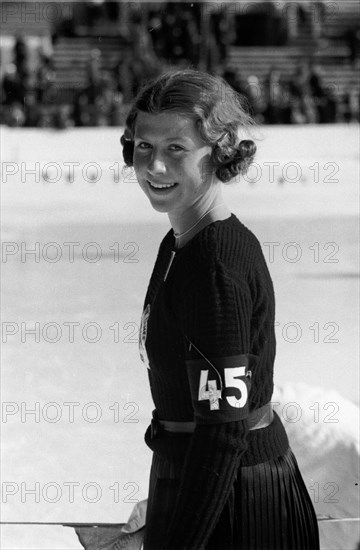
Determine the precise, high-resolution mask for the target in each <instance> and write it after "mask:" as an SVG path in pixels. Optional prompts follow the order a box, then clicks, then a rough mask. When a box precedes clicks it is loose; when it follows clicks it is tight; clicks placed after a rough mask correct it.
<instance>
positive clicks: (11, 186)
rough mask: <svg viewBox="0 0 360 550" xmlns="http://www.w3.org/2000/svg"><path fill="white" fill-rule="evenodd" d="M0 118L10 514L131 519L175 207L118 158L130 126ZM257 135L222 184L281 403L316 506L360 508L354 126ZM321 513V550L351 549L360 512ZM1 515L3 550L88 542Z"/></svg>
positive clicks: (142, 481) (144, 471)
mask: <svg viewBox="0 0 360 550" xmlns="http://www.w3.org/2000/svg"><path fill="white" fill-rule="evenodd" d="M1 134H2V136H1V142H2V143H1V145H2V187H1V196H2V219H3V221H2V223H3V229H2V231H3V236H2V240H3V256H2V278H3V309H2V329H3V336H2V338H3V340H2V341H3V344H2V351H3V353H2V355H3V362H2V395H1V397H2V448H3V451H2V476H1V477H2V480H3V483H2V493H3V496H2V502H3V504H2V521H49V522H81V521H83V522H124V521H126V519H127V517H128V516H129V515H130V512H131V510H132V507H133V505H134V503H135V501H136V500H141V499H143V498H146V494H147V479H148V469H149V464H150V458H151V456H150V451H149V450H148V449H147V447H146V446H145V444H144V443H143V433H144V431H145V429H146V427H147V424H148V422H149V417H150V414H151V410H152V403H151V399H150V396H149V390H148V383H147V373H146V372H144V369H143V367H142V364H141V362H140V360H139V356H138V350H137V330H138V325H139V320H140V314H141V308H142V304H143V299H144V294H145V291H146V287H147V283H148V278H149V276H150V273H151V268H152V265H153V262H154V260H155V256H156V253H157V249H158V245H159V242H160V240H161V238H162V237H163V235H164V234H165V232H166V231H167V230H168V229H169V222H168V219H167V216H166V215H161V214H159V213H156V212H154V211H153V210H152V209H151V206H150V204H149V203H148V201H147V199H146V197H145V196H143V194H142V193H141V191H140V190H139V188H138V186H137V183H136V181H135V178H134V175H133V173H132V171H131V170H127V169H126V170H123V164H122V157H121V150H120V146H119V137H120V135H121V131H120V129H109V128H104V129H103V128H98V129H93V130H89V129H85V130H83V129H74V130H69V131H64V132H56V131H38V130H16V129H8V128H2V129H1ZM261 134H262V135H261V136H259V137H261V140H260V141H258V149H259V154H258V157H257V160H256V162H257V164H256V165H255V166H254V168H252V169H251V171H250V172H249V175H248V178H247V180H248V181H244V182H238V183H237V184H235V185H234V186H229V187H226V188H225V190H224V196H225V198H226V199H227V202H228V204H229V205H230V206H231V209H232V211H233V212H234V213H235V214H236V215H237V216H238V217H239V219H241V220H242V221H243V223H245V225H247V226H248V227H249V228H250V229H251V230H252V231H253V232H254V233H255V234H256V236H257V237H258V239H259V241H260V243H261V245H262V248H263V251H264V254H265V257H266V260H267V263H268V266H269V269H270V272H271V275H272V278H273V281H274V287H275V293H276V300H277V313H276V322H277V325H276V331H277V332H276V336H277V357H276V363H275V372H276V376H275V383H276V389H275V392H274V396H273V401H274V406H275V407H276V408H277V410H278V412H279V414H280V415H281V418H282V419H283V421H284V423H285V426H286V429H287V431H288V434H289V438H290V441H291V443H292V447H293V449H294V452H295V454H296V456H297V458H298V462H299V465H300V468H301V470H302V472H303V475H304V478H305V482H306V485H307V487H308V489H309V493H310V495H311V497H312V499H313V502H314V505H315V508H316V512H317V514H318V515H322V516H328V515H331V516H333V517H358V516H359V509H358V504H357V500H356V499H357V495H358V481H359V480H358V471H357V462H358V458H359V449H358V425H357V422H358V417H359V416H358V408H359V398H358V390H359V383H358V363H359V352H358V332H359V319H358V299H359V284H358V275H359V274H358V271H359V252H358V229H359V223H358V219H357V215H358V179H359V178H358V176H359V173H358V150H357V147H358V142H359V139H358V138H359V130H358V127H357V126H353V125H344V126H323V127H315V126H314V127H313V126H307V127H301V128H295V127H290V128H289V127H286V128H284V127H266V128H264V129H262V130H261ZM36 163H38V164H36ZM30 170H33V173H30ZM44 177H45V179H44ZM31 248H32V249H33V250H34V251H35V252H34V253H33V254H31V252H30V253H29V250H30V249H31ZM26 251H28V253H26ZM36 323H37V324H36ZM32 329H35V333H31V330H32ZM276 402H279V404H278V405H277V404H275V403H276ZM31 410H32V411H34V412H33V413H31ZM4 483H5V485H4ZM31 490H35V493H34V492H33V493H31ZM319 525H320V528H321V533H322V548H323V549H324V550H325V549H329V550H330V549H331V550H337V549H339V550H340V549H341V550H354V549H355V547H356V542H357V541H358V540H359V538H360V536H359V532H358V523H353V522H351V523H350V522H336V523H327V522H321V523H320V524H319ZM2 531H3V533H2V537H3V541H2V547H3V548H4V549H14V550H15V549H25V548H26V549H30V548H32V549H36V550H37V549H40V548H44V549H45V548H47V549H65V548H68V549H70V548H74V549H75V548H80V545H79V544H78V542H77V537H76V535H75V534H74V532H73V531H72V530H71V529H69V528H63V527H51V528H45V527H42V526H39V527H35V526H32V527H31V528H26V527H24V526H21V527H17V526H7V527H3V530H2Z"/></svg>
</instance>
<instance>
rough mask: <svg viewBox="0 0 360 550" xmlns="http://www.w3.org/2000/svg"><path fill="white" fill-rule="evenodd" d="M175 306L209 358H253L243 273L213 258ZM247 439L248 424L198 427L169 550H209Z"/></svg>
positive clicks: (192, 355) (190, 279)
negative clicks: (235, 356) (230, 269)
mask: <svg viewBox="0 0 360 550" xmlns="http://www.w3.org/2000/svg"><path fill="white" fill-rule="evenodd" d="M189 304H190V306H189ZM173 305H174V312H175V315H176V317H177V321H178V323H179V326H180V328H181V330H182V331H183V332H184V333H185V334H186V335H187V336H188V337H189V338H190V340H191V341H192V342H193V343H194V344H195V345H196V347H197V348H198V349H199V350H200V351H201V352H202V353H203V354H204V355H205V356H206V357H220V358H221V357H223V356H227V357H229V356H232V355H237V354H247V353H250V327H251V315H252V300H251V293H250V290H249V287H248V284H247V281H246V278H245V275H244V276H242V274H241V269H240V270H239V272H238V274H237V278H235V277H234V274H233V273H231V272H229V271H228V270H227V268H226V266H225V265H224V264H223V262H222V261H220V260H218V259H216V258H215V260H214V257H213V259H212V260H211V261H210V260H209V261H208V262H207V261H204V262H199V264H198V265H197V266H196V269H194V270H193V271H192V272H190V273H188V274H187V276H186V281H185V282H184V283H183V284H182V285H181V284H180V285H179V287H178V288H177V294H176V297H174V298H173ZM175 309H176V310H175ZM186 356H187V359H193V360H194V359H201V355H199V353H198V352H197V351H196V349H194V348H191V350H189V349H188V347H187V351H186ZM247 435H248V428H247V422H246V419H242V420H236V421H229V422H222V423H217V424H212V423H208V424H198V425H196V428H195V431H194V433H193V435H192V438H191V442H190V445H189V448H188V451H187V455H186V458H185V463H184V466H183V469H182V474H181V480H180V489H179V493H178V498H177V503H176V506H175V509H174V511H173V515H172V520H171V522H170V525H169V530H168V533H167V537H166V540H165V541H164V545H163V548H164V549H165V550H173V549H180V548H181V549H187V550H190V549H191V550H195V549H196V550H198V549H201V548H204V547H205V546H206V544H207V541H208V540H209V537H210V535H211V533H212V531H213V529H214V527H215V524H216V522H217V521H218V519H219V517H220V514H221V512H222V510H223V508H224V505H225V503H226V501H227V500H228V498H229V495H230V492H231V488H232V485H233V483H234V480H235V476H236V470H237V468H238V465H239V460H240V458H241V455H242V454H243V453H244V452H245V450H246V447H247Z"/></svg>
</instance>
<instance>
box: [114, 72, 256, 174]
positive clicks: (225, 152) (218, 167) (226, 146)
mask: <svg viewBox="0 0 360 550" xmlns="http://www.w3.org/2000/svg"><path fill="white" fill-rule="evenodd" d="M139 111H142V112H145V113H149V114H159V113H162V112H164V111H173V112H176V113H178V114H182V115H184V116H187V117H189V118H192V119H193V120H194V121H195V122H196V123H197V125H198V128H199V133H200V136H201V138H202V139H203V140H204V142H205V143H207V144H208V145H210V146H211V147H212V155H211V159H212V161H213V165H214V169H215V175H216V177H217V178H218V179H219V180H220V181H222V182H223V183H226V182H228V181H230V180H231V179H233V178H234V177H235V176H236V175H238V174H245V173H246V171H247V169H248V168H249V166H250V164H251V162H252V161H253V159H254V156H255V153H256V145H255V143H254V142H253V141H252V140H251V139H240V135H239V134H240V133H241V132H242V131H246V130H249V129H250V127H251V126H253V125H254V124H255V123H254V121H253V119H252V117H251V115H250V114H249V106H248V103H247V99H246V98H245V97H244V96H242V95H241V94H239V93H238V92H236V91H235V90H234V89H233V88H232V87H231V86H230V85H229V84H227V82H226V81H225V80H224V79H223V78H221V77H219V76H213V75H210V74H208V73H205V72H201V71H196V70H193V69H186V70H182V71H175V72H167V73H165V74H162V75H161V76H159V77H158V78H156V79H155V80H153V81H151V82H150V83H149V84H147V85H146V86H145V87H144V88H143V89H142V90H140V92H139V94H138V95H137V97H136V98H135V101H134V105H133V107H132V109H131V111H130V113H129V115H128V117H127V119H126V127H125V131H124V134H123V135H122V136H121V140H120V141H121V144H122V146H123V157H124V161H125V164H126V165H127V166H133V155H134V134H135V124H136V117H137V114H138V112H139Z"/></svg>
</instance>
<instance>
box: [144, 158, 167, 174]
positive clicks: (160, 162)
mask: <svg viewBox="0 0 360 550" xmlns="http://www.w3.org/2000/svg"><path fill="white" fill-rule="evenodd" d="M148 172H150V173H151V174H165V172H166V164H165V161H164V159H163V158H162V157H161V156H160V155H159V154H156V153H153V154H152V156H151V159H150V162H149V164H148Z"/></svg>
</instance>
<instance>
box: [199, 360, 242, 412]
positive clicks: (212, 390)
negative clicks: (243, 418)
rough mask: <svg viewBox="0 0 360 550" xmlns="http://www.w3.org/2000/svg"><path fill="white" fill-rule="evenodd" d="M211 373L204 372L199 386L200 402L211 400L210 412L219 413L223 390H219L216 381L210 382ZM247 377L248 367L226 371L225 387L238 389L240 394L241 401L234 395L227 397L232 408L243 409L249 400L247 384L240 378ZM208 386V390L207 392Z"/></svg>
mask: <svg viewBox="0 0 360 550" xmlns="http://www.w3.org/2000/svg"><path fill="white" fill-rule="evenodd" d="M208 376H209V371H208V370H202V371H201V374H200V384H199V401H204V400H207V399H208V400H209V401H210V410H211V411H217V410H219V408H220V403H219V399H221V390H218V389H217V382H216V380H208ZM243 376H246V367H232V368H227V369H224V377H225V386H226V387H227V388H237V389H238V390H239V391H240V393H241V397H240V399H237V398H236V397H235V396H234V395H230V396H226V400H227V402H228V403H229V405H230V406H231V407H237V408H242V407H244V405H245V404H246V401H247V398H248V390H247V386H246V384H245V382H244V381H243V380H241V379H240V378H241V377H243ZM206 385H207V387H208V390H206Z"/></svg>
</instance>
